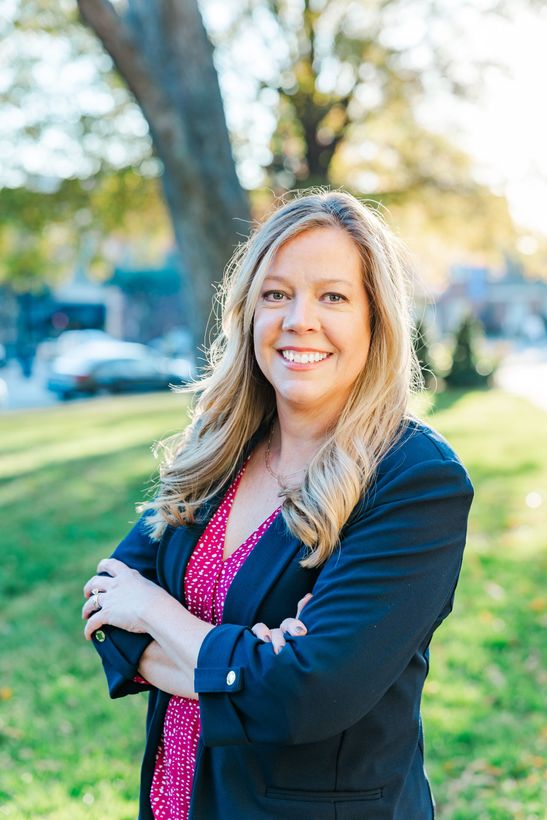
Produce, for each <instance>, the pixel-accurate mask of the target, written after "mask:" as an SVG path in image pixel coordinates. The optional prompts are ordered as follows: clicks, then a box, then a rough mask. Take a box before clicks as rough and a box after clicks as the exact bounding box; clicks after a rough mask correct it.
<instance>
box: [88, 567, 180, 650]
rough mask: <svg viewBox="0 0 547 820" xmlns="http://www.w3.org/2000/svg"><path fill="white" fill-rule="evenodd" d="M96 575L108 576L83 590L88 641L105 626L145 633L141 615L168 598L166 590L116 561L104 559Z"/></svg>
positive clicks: (93, 579)
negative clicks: (163, 596)
mask: <svg viewBox="0 0 547 820" xmlns="http://www.w3.org/2000/svg"><path fill="white" fill-rule="evenodd" d="M97 572H107V573H108V575H94V576H93V577H92V578H90V579H89V581H88V582H87V583H86V585H85V586H84V596H85V597H86V598H87V601H86V602H85V604H84V606H83V608H82V618H84V619H87V624H86V626H85V630H84V634H85V637H86V638H87V640H90V639H91V636H92V635H93V633H94V632H96V630H97V629H100V628H101V627H102V626H104V625H105V624H110V625H111V626H119V627H120V628H121V629H125V630H127V631H128V632H146V631H147V629H146V628H145V626H144V619H143V614H144V613H145V612H146V611H147V609H148V611H150V607H153V606H154V603H155V602H157V601H158V598H159V597H161V596H162V595H166V594H167V593H166V592H165V590H163V589H162V588H161V587H159V586H158V585H157V584H154V583H153V582H152V581H149V580H148V579H147V578H144V576H142V575H141V574H140V573H139V572H137V570H136V569H131V568H130V567H128V566H127V565H126V564H124V563H123V562H122V561H118V560H117V559H116V558H103V560H102V561H99V564H98V566H97Z"/></svg>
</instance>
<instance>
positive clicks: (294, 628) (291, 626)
mask: <svg viewBox="0 0 547 820" xmlns="http://www.w3.org/2000/svg"><path fill="white" fill-rule="evenodd" d="M279 628H280V629H281V631H282V632H287V633H288V634H289V635H305V634H306V632H307V631H308V630H307V629H306V627H305V626H304V624H303V623H302V621H299V620H298V619H297V618H285V620H284V621H282V622H281V625H280V627H279Z"/></svg>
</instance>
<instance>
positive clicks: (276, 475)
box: [264, 424, 308, 487]
mask: <svg viewBox="0 0 547 820" xmlns="http://www.w3.org/2000/svg"><path fill="white" fill-rule="evenodd" d="M273 431H274V426H273V424H272V426H271V428H270V435H269V436H268V442H267V444H266V449H265V450H264V462H265V464H266V469H267V471H268V472H269V474H270V475H271V476H272V478H275V480H276V481H277V483H278V485H279V486H280V487H283V483H282V479H285V478H291V476H293V475H298V473H301V472H302V471H303V470H307V469H308V467H307V465H306V467H300V469H299V470H295V471H294V473H275V472H274V471H273V469H272V463H271V455H272V438H273Z"/></svg>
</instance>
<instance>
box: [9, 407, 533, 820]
mask: <svg viewBox="0 0 547 820" xmlns="http://www.w3.org/2000/svg"><path fill="white" fill-rule="evenodd" d="M186 401H187V400H186V399H185V398H182V397H180V396H178V397H177V396H172V395H167V394H163V395H153V396H146V397H137V398H134V397H132V398H127V399H126V398H123V399H121V398H118V399H112V400H110V399H101V400H98V401H93V402H82V403H78V404H74V405H71V406H63V407H59V408H48V409H44V410H41V411H32V412H28V413H23V414H17V415H5V416H3V417H1V418H0V509H1V512H2V519H1V520H2V529H3V542H4V549H3V551H2V560H1V562H0V608H1V611H0V641H1V654H0V663H1V677H0V817H10V818H56V819H57V818H59V820H65V819H66V820H78V819H79V818H82V819H83V818H86V820H87V819H88V818H89V816H90V814H92V815H93V816H95V817H100V818H112V819H113V820H124V818H134V817H135V816H136V813H137V803H136V796H137V791H138V776H139V764H140V756H141V752H142V747H143V740H144V711H145V702H144V698H142V697H140V696H139V697H134V698H126V699H125V700H124V701H123V702H120V701H117V702H111V701H110V700H109V699H108V697H107V694H106V685H105V682H104V680H103V677H102V673H101V671H100V666H99V664H98V661H97V658H96V656H95V653H94V652H93V650H92V649H91V648H90V646H89V645H88V644H87V643H86V642H85V641H84V640H83V638H82V622H81V621H80V606H81V587H82V584H83V581H84V580H85V579H86V578H87V577H88V576H89V574H90V571H91V570H92V569H93V567H94V565H95V563H96V561H97V560H98V559H99V558H101V557H102V556H104V555H106V554H108V553H109V552H110V551H111V549H112V547H113V545H114V544H115V543H116V541H117V540H119V538H120V536H121V535H123V534H124V533H125V532H126V531H127V529H128V528H129V526H130V523H131V522H132V521H134V520H135V518H136V515H135V512H134V503H135V502H136V501H137V500H139V499H141V498H142V497H143V493H144V489H145V487H146V485H147V484H148V482H149V481H150V479H151V478H152V477H153V475H154V470H155V462H154V460H153V458H152V456H151V454H150V447H151V445H152V443H153V442H154V440H156V439H158V438H162V437H164V436H165V435H168V434H170V433H172V432H174V431H176V430H177V429H179V428H180V427H181V426H182V425H183V424H184V423H185V419H186ZM433 404H434V406H430V407H429V412H431V423H432V424H433V425H434V426H435V427H437V429H439V430H440V431H441V432H442V433H444V434H445V435H446V436H447V437H448V439H449V440H450V442H451V443H452V444H453V445H454V447H455V448H456V450H457V451H458V452H459V453H460V455H461V457H462V458H463V460H464V462H465V464H466V466H467V467H468V469H469V472H470V474H471V477H472V479H473V482H474V484H475V489H476V500H475V503H474V506H473V511H472V517H471V522H470V533H469V539H468V548H467V551H466V559H465V562H464V568H463V571H462V577H461V581H460V586H459V589H458V594H457V597H456V604H455V607H454V613H453V614H452V616H451V617H450V618H449V619H448V621H447V622H446V623H445V624H444V625H443V626H442V627H441V629H440V630H439V632H438V633H437V635H436V636H435V638H434V641H433V645H432V652H431V673H430V677H429V679H428V682H427V685H426V691H425V694H424V709H423V712H424V724H425V734H426V762H427V769H428V772H429V775H430V779H431V781H432V785H433V790H434V793H435V796H436V799H437V803H438V808H439V817H440V818H441V820H483V818H485V819H486V818H488V820H506V819H507V820H513V819H516V820H532V818H543V817H544V810H543V805H544V795H543V794H542V790H541V785H542V784H541V777H542V772H543V771H544V770H545V760H544V756H545V750H544V742H545V739H546V736H547V735H546V733H545V730H543V736H542V726H541V707H542V692H543V691H545V688H546V683H547V680H546V675H545V671H542V670H545V668H546V665H545V658H543V662H542V657H541V651H542V645H541V633H542V629H544V627H545V626H546V623H547V622H546V615H545V605H546V598H547V594H546V590H547V584H546V577H545V576H546V572H545V559H544V551H543V550H542V547H543V545H545V543H546V542H547V466H546V465H545V463H544V461H543V462H542V444H541V442H542V439H543V441H544V439H545V436H544V430H545V414H544V413H542V411H540V410H538V409H536V408H534V407H532V406H531V405H529V404H528V403H527V402H525V401H523V400H520V399H517V398H514V397H510V396H507V395H505V394H503V393H500V392H494V391H492V392H473V393H467V394H465V393H447V394H443V395H440V396H437V397H435V399H434V401H433V403H432V405H433ZM420 406H421V408H422V411H423V412H426V410H427V404H426V403H425V402H422V403H421V405H420ZM543 449H544V447H543ZM534 493H536V494H537V493H539V494H540V496H541V495H543V499H542V500H543V503H541V504H540V505H539V506H534V503H536V502H537V495H533V494H534ZM542 741H543V745H542Z"/></svg>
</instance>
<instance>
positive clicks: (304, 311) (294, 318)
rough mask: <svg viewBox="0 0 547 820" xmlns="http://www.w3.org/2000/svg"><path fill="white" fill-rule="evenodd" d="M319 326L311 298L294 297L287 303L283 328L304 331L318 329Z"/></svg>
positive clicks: (296, 331) (315, 308) (316, 312)
mask: <svg viewBox="0 0 547 820" xmlns="http://www.w3.org/2000/svg"><path fill="white" fill-rule="evenodd" d="M320 327H321V323H320V320H319V314H318V311H317V307H316V305H315V303H314V300H313V299H307V298H305V297H295V298H294V299H291V300H290V302H288V303H287V307H286V311H285V315H284V317H283V330H292V331H293V332H295V333H306V332H307V331H310V330H312V331H315V330H319V328H320Z"/></svg>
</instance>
